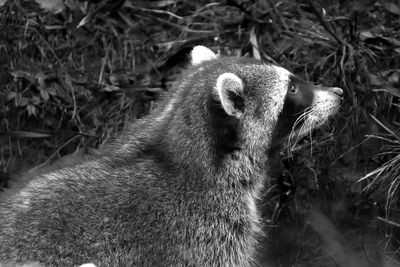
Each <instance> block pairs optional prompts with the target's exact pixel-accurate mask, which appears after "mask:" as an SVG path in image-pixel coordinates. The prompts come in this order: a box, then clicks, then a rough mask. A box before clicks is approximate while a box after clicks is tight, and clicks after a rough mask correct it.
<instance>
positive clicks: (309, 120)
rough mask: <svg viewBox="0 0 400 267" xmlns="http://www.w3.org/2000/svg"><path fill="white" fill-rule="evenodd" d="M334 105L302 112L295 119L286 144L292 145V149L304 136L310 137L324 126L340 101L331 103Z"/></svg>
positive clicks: (334, 112)
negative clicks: (314, 131)
mask: <svg viewBox="0 0 400 267" xmlns="http://www.w3.org/2000/svg"><path fill="white" fill-rule="evenodd" d="M333 102H334V103H329V104H327V103H324V105H322V103H321V104H320V105H314V106H313V107H311V108H309V109H306V110H304V112H303V113H302V114H301V115H300V116H299V117H298V118H297V120H296V121H295V123H294V124H293V126H292V131H291V132H290V134H289V137H288V142H289V143H293V145H292V147H293V146H295V145H296V144H297V142H298V141H299V140H300V139H301V138H302V137H304V136H306V135H308V134H309V135H311V132H312V131H313V130H315V129H318V128H319V127H321V126H322V125H324V124H325V123H326V122H327V121H328V120H329V119H330V118H331V117H332V116H333V115H335V114H336V113H337V112H338V111H339V108H340V102H341V101H333Z"/></svg>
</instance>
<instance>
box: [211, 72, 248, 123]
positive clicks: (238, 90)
mask: <svg viewBox="0 0 400 267" xmlns="http://www.w3.org/2000/svg"><path fill="white" fill-rule="evenodd" d="M243 88H244V85H243V81H242V80H241V79H240V78H239V77H238V76H236V75H235V74H233V73H229V72H228V73H224V74H221V75H220V76H219V77H218V79H217V85H216V87H215V90H216V93H217V95H218V98H219V100H220V101H221V104H222V107H223V108H224V110H225V112H226V113H227V114H228V115H229V116H234V117H236V118H240V117H241V116H242V114H243V112H244V98H243Z"/></svg>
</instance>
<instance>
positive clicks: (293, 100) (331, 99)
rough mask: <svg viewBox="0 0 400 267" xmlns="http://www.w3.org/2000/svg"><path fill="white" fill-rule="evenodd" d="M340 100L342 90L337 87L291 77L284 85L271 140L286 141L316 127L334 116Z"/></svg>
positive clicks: (341, 98)
mask: <svg viewBox="0 0 400 267" xmlns="http://www.w3.org/2000/svg"><path fill="white" fill-rule="evenodd" d="M342 100H343V90H342V89H340V88H338V87H322V86H319V85H314V84H312V83H308V82H305V81H303V80H302V79H300V78H298V77H296V76H292V77H291V81H290V83H289V85H288V91H287V94H286V98H285V102H284V106H283V109H282V111H281V113H280V115H279V118H278V123H277V125H276V128H275V139H277V140H282V139H283V138H285V137H287V136H288V135H289V140H290V139H291V138H292V137H295V138H296V140H297V139H298V138H299V137H302V136H304V135H306V134H307V133H309V132H311V130H312V129H315V128H318V127H320V126H321V125H322V124H324V123H325V122H326V121H327V120H328V119H329V118H330V117H331V116H332V115H334V114H335V113H336V112H337V111H338V109H339V107H340V104H341V102H342Z"/></svg>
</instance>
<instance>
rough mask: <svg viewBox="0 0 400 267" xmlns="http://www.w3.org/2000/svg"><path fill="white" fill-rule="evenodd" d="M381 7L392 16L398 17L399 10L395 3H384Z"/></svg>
mask: <svg viewBox="0 0 400 267" xmlns="http://www.w3.org/2000/svg"><path fill="white" fill-rule="evenodd" d="M383 6H384V7H385V8H386V10H387V11H389V12H390V13H392V14H396V15H400V8H399V6H398V5H396V4H395V3H384V4H383Z"/></svg>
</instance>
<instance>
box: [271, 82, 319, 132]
mask: <svg viewBox="0 0 400 267" xmlns="http://www.w3.org/2000/svg"><path fill="white" fill-rule="evenodd" d="M292 88H295V92H291V89H292ZM314 90H315V85H314V84H312V83H309V82H306V81H304V80H302V79H301V78H299V77H297V76H292V77H291V81H290V83H289V85H288V92H287V94H286V98H285V102H284V105H283V109H282V112H281V113H280V115H279V117H278V122H277V125H276V127H275V134H274V136H275V137H276V138H275V139H283V137H286V136H287V135H288V134H289V133H290V132H291V131H292V128H293V125H294V123H295V122H296V120H297V119H298V118H299V117H300V116H301V115H302V114H303V113H304V112H305V110H306V109H308V108H311V106H312V102H313V99H314V92H313V91H314ZM301 125H302V124H301V123H299V124H298V125H297V126H296V127H301Z"/></svg>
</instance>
